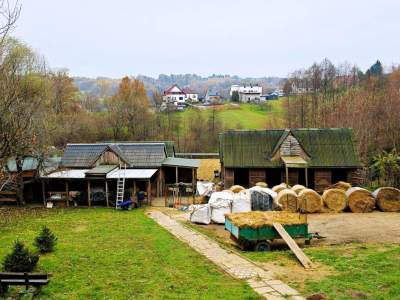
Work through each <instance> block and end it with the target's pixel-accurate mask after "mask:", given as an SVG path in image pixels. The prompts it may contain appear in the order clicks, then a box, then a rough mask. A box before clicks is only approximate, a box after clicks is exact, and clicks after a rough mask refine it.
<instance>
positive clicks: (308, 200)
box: [298, 189, 323, 213]
mask: <svg viewBox="0 0 400 300" xmlns="http://www.w3.org/2000/svg"><path fill="white" fill-rule="evenodd" d="M298 200H299V208H300V211H301V212H305V213H315V212H319V211H321V209H322V206H323V203H322V198H321V196H320V195H319V194H318V193H317V192H316V191H314V190H311V189H304V190H302V191H301V192H300V193H299V195H298Z"/></svg>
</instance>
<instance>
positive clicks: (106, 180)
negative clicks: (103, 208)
mask: <svg viewBox="0 0 400 300" xmlns="http://www.w3.org/2000/svg"><path fill="white" fill-rule="evenodd" d="M105 183H106V203H107V207H109V206H110V204H109V202H108V181H107V180H105Z"/></svg>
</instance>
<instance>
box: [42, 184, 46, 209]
mask: <svg viewBox="0 0 400 300" xmlns="http://www.w3.org/2000/svg"><path fill="white" fill-rule="evenodd" d="M42 197H43V206H44V207H46V188H45V184H44V180H43V179H42Z"/></svg>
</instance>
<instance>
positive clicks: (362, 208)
mask: <svg viewBox="0 0 400 300" xmlns="http://www.w3.org/2000/svg"><path fill="white" fill-rule="evenodd" d="M346 196H347V202H348V204H349V207H350V209H351V211H352V212H354V213H365V212H371V211H373V210H374V208H375V199H374V197H372V194H371V193H370V192H369V191H367V190H366V189H363V188H359V187H352V188H350V189H348V190H347V192H346Z"/></svg>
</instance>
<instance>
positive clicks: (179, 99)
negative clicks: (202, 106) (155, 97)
mask: <svg viewBox="0 0 400 300" xmlns="http://www.w3.org/2000/svg"><path fill="white" fill-rule="evenodd" d="M163 101H164V102H165V103H167V104H171V103H172V104H175V105H180V104H184V103H185V102H186V101H188V102H198V101H199V96H198V94H197V93H195V92H194V91H192V90H191V89H189V88H183V89H181V88H180V87H179V86H178V85H176V84H174V85H173V86H171V87H170V88H168V89H166V90H165V91H164V93H163Z"/></svg>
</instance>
